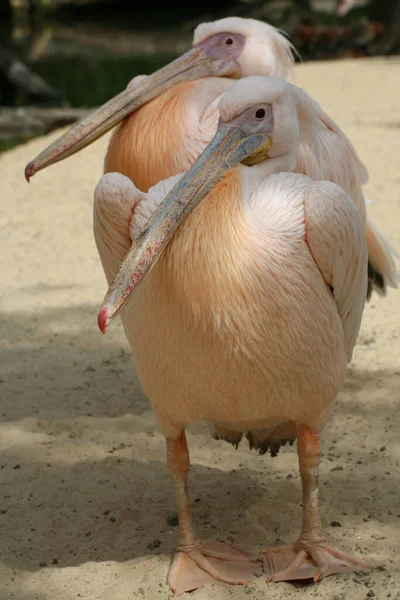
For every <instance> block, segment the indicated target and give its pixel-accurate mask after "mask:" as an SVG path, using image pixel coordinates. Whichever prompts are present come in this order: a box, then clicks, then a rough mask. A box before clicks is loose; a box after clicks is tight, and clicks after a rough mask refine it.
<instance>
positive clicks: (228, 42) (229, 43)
mask: <svg viewBox="0 0 400 600" xmlns="http://www.w3.org/2000/svg"><path fill="white" fill-rule="evenodd" d="M225 44H226V45H227V46H231V45H232V44H233V39H232V38H231V37H228V38H226V40H225Z"/></svg>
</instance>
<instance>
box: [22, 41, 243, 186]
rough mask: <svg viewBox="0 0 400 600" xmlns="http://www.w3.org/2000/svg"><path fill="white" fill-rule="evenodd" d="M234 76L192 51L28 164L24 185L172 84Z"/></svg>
mask: <svg viewBox="0 0 400 600" xmlns="http://www.w3.org/2000/svg"><path fill="white" fill-rule="evenodd" d="M237 72H238V66H237V63H236V62H235V61H234V60H216V59H212V58H210V57H209V56H208V55H207V53H206V51H205V50H204V49H203V48H201V47H195V48H192V49H191V50H189V51H188V52H186V53H185V54H183V55H182V56H180V57H179V58H177V59H176V60H174V61H173V62H171V63H169V64H168V65H166V66H165V67H163V68H162V69H160V70H159V71H156V72H155V73H153V74H152V75H149V76H148V77H146V78H144V79H143V80H142V81H140V82H138V84H137V85H135V86H133V87H129V88H127V89H126V90H124V91H123V92H121V93H120V94H118V96H115V97H114V98H112V99H111V100H109V101H108V102H107V103H106V104H103V106H101V107H100V108H99V109H97V110H96V111H94V112H93V113H92V114H90V115H89V116H88V117H86V118H85V119H83V120H82V121H80V122H79V123H77V124H76V125H74V126H73V127H71V129H69V130H68V131H67V132H66V133H64V135H62V136H61V137H60V138H59V139H58V140H56V141H55V142H54V143H53V144H51V145H50V146H49V147H48V148H46V149H45V150H44V151H43V152H41V154H39V156H37V157H36V158H35V159H34V160H32V161H31V162H30V163H28V165H27V166H26V168H25V177H26V179H27V181H28V182H29V179H30V177H32V175H34V174H35V173H37V172H38V171H40V170H41V169H44V168H45V167H48V166H49V165H52V164H54V163H56V162H58V161H60V160H63V159H64V158H67V157H68V156H71V155H72V154H75V152H79V150H82V148H85V147H86V146H88V145H89V144H91V143H92V142H94V141H95V140H97V139H98V138H99V137H101V136H102V135H104V134H105V133H106V132H107V131H109V130H110V129H112V127H114V126H115V125H117V123H119V122H120V121H122V119H124V118H125V117H126V116H127V115H129V114H130V113H131V112H133V111H134V110H136V109H138V108H139V107H140V106H142V105H143V104H145V103H146V102H149V100H152V99H153V98H155V97H156V96H159V95H160V94H161V93H162V92H164V91H165V90H168V89H170V88H171V87H173V86H174V85H175V84H177V83H180V82H182V81H190V80H193V79H199V78H201V77H207V76H210V75H218V76H220V77H221V76H225V75H232V74H235V73H237Z"/></svg>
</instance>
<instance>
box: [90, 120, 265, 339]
mask: <svg viewBox="0 0 400 600" xmlns="http://www.w3.org/2000/svg"><path fill="white" fill-rule="evenodd" d="M266 143H267V144H269V145H270V144H271V140H270V138H269V136H268V135H266V134H263V133H258V134H254V135H251V136H246V135H245V134H244V133H243V132H242V131H241V130H240V129H239V128H237V127H232V126H227V125H224V124H222V125H221V126H220V127H219V129H218V131H217V133H216V134H215V136H214V138H213V140H212V141H211V142H210V144H209V145H208V146H207V148H206V149H205V150H204V151H203V153H202V154H201V155H200V156H199V158H198V159H197V160H196V161H195V163H194V164H193V165H192V167H191V168H190V169H189V170H188V171H187V173H186V174H185V175H184V176H183V177H182V179H181V180H180V181H179V182H178V183H177V184H176V185H175V187H174V188H173V189H172V190H171V191H170V193H169V194H168V195H167V196H166V198H165V200H164V201H163V203H162V204H161V205H160V206H159V207H158V209H157V210H156V211H155V212H154V213H153V215H152V216H151V217H150V219H149V220H148V222H147V224H146V226H145V228H144V229H143V231H142V232H141V234H140V236H139V237H138V239H137V240H135V242H134V243H133V244H132V247H131V249H130V250H129V252H128V254H127V255H126V257H125V259H124V262H123V263H122V265H121V267H120V269H119V271H118V273H117V275H116V276H115V278H114V281H113V283H112V284H111V286H110V288H109V290H108V292H107V294H106V296H105V298H104V301H103V304H102V307H101V310H100V312H99V316H98V325H99V328H100V330H101V331H102V332H103V333H105V330H106V327H107V325H108V323H109V322H110V321H111V319H112V318H113V317H114V316H115V315H116V314H117V313H118V311H119V310H120V309H121V308H122V306H123V305H124V304H125V302H126V301H127V299H128V298H129V296H130V295H131V294H132V292H134V291H135V290H137V289H138V287H139V285H140V284H141V283H142V282H143V281H144V279H145V277H146V276H147V275H148V273H149V272H150V270H151V269H152V267H154V265H155V264H156V262H157V260H158V259H159V258H160V256H161V254H162V252H163V250H164V248H165V247H166V245H167V244H168V242H169V241H170V240H171V238H172V236H173V235H174V233H175V231H176V230H177V228H178V227H179V225H180V224H181V223H182V221H183V220H184V219H185V218H186V217H187V216H188V214H189V213H190V212H191V211H192V210H193V209H194V208H195V207H196V206H197V205H198V204H199V202H200V201H201V200H202V199H203V198H204V197H205V196H206V195H207V194H208V192H209V191H210V190H211V189H212V188H213V187H214V186H215V184H216V183H217V182H218V181H219V180H220V179H221V177H222V176H223V175H224V174H225V173H226V172H227V171H229V170H230V169H232V168H233V167H235V166H236V165H238V164H239V163H241V162H242V161H244V160H245V159H246V158H247V157H248V156H250V155H252V154H254V152H256V151H257V150H258V149H259V148H261V147H265V145H266Z"/></svg>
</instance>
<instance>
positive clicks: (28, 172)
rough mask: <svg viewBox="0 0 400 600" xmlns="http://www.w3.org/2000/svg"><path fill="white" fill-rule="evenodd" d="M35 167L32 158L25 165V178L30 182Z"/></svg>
mask: <svg viewBox="0 0 400 600" xmlns="http://www.w3.org/2000/svg"><path fill="white" fill-rule="evenodd" d="M33 167H34V161H33V160H31V162H30V163H28V164H27V165H26V167H25V179H26V180H27V182H28V183H29V180H30V178H31V177H32V175H33V173H32V171H33Z"/></svg>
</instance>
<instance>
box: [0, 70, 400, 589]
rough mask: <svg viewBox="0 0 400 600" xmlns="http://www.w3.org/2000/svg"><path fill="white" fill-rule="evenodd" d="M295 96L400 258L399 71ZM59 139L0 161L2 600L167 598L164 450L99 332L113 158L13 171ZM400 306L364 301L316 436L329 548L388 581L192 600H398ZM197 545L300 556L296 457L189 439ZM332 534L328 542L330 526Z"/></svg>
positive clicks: (310, 78)
mask: <svg viewBox="0 0 400 600" xmlns="http://www.w3.org/2000/svg"><path fill="white" fill-rule="evenodd" d="M297 82H298V84H299V85H301V86H303V87H304V88H306V89H307V90H308V91H309V92H310V93H311V94H312V95H314V96H315V97H316V98H317V99H318V100H319V101H321V102H323V103H324V105H325V107H326V109H327V110H328V111H329V112H330V113H331V114H332V115H333V116H334V117H335V118H336V119H337V120H338V122H339V123H340V124H341V125H342V127H343V128H344V130H345V131H346V133H347V134H348V135H349V136H350V137H351V139H352V140H353V141H354V143H355V145H356V147H357V149H358V150H359V153H360V155H361V157H362V158H363V159H364V161H365V162H366V164H367V165H368V168H369V170H370V179H371V183H370V184H369V185H368V186H367V190H366V193H367V195H368V196H369V197H370V198H371V199H372V200H373V204H372V205H371V206H369V214H370V215H371V216H372V217H373V219H374V220H375V221H376V223H377V224H378V225H379V226H380V227H381V228H382V229H383V230H384V231H385V233H386V234H387V236H388V238H389V239H390V241H391V242H392V244H393V245H394V246H397V248H400V233H399V220H400V204H399V187H400V171H399V156H400V137H399V126H400V104H399V101H398V98H399V95H400V62H399V60H398V59H389V60H382V59H378V60H363V61H350V62H346V63H345V62H337V63H335V62H332V63H325V64H324V63H319V64H306V65H302V66H301V67H299V68H298V71H297ZM57 135H58V134H51V135H49V136H48V137H46V138H42V139H38V140H36V141H33V142H31V143H29V144H27V145H25V146H22V147H19V148H17V149H14V150H12V151H10V152H8V153H6V154H4V155H3V156H1V157H0V176H1V209H0V228H1V238H0V240H1V247H0V263H1V274H2V275H1V277H2V293H1V297H0V302H1V313H0V316H1V335H0V344H1V365H0V367H1V373H0V377H1V379H0V390H1V409H0V410H1V416H2V424H1V429H0V447H1V458H0V481H1V488H0V490H1V491H0V598H1V600H9V599H13V600H34V599H35V600H73V599H74V600H76V599H77V598H84V599H85V600H103V599H110V600H126V599H128V598H141V597H144V598H149V599H154V598H160V599H162V598H169V597H170V596H171V594H170V592H169V590H168V588H167V586H166V584H165V577H166V573H167V568H168V564H169V560H170V556H171V554H172V552H173V549H174V545H175V543H176V539H177V528H176V527H174V526H171V525H169V524H168V521H169V522H171V513H173V512H174V510H175V507H174V499H173V493H172V486H171V483H170V479H169V475H168V472H167V467H166V463H165V449H164V442H163V438H162V436H161V435H160V433H159V431H158V427H157V424H156V422H155V419H154V416H153V414H152V411H151V408H150V406H149V403H148V401H147V400H146V398H145V397H144V396H143V393H142V392H141V391H140V387H139V385H138V382H137V379H136V376H135V373H134V370H133V368H132V364H131V358H130V354H129V350H128V346H127V343H126V341H125V338H124V336H123V332H122V327H121V325H120V323H119V322H118V323H115V324H114V325H113V326H112V327H111V328H110V330H109V332H108V334H107V336H102V335H101V334H100V333H99V331H98V329H97V326H96V316H97V310H98V307H99V304H100V302H101V300H102V298H103V295H104V293H105V289H106V287H105V282H104V276H103V272H102V269H101V266H100V262H99V260H98V257H97V254H96V249H95V245H94V241H93V235H92V193H93V189H94V186H95V183H96V181H97V180H98V178H99V176H100V175H101V167H102V158H103V156H104V152H105V147H106V143H107V140H106V139H103V140H100V141H99V142H97V143H96V144H95V145H94V146H92V147H90V148H89V149H87V150H86V151H85V152H84V153H81V154H79V155H78V156H75V157H72V158H70V159H69V160H68V161H66V162H63V163H61V164H58V165H55V166H54V167H52V168H50V169H48V170H46V171H44V172H43V173H40V174H39V175H37V176H36V177H34V178H33V180H32V183H31V184H30V185H29V186H28V184H27V183H26V182H25V180H24V178H23V167H24V165H25V163H26V162H27V161H28V160H29V159H32V158H33V157H34V156H35V155H36V154H37V153H38V152H39V151H40V150H41V149H43V148H44V147H45V146H46V145H47V144H48V143H49V142H50V141H52V140H53V139H55V138H56V137H57ZM399 293H400V292H399V291H395V290H391V291H390V293H389V295H388V297H387V298H386V299H380V298H378V297H376V296H375V297H374V298H373V301H372V302H371V303H370V304H369V306H368V307H367V309H366V311H365V317H364V321H363V326H362V331H361V334H360V337H359V340H358V345H357V347H356V349H355V353H354V360H353V363H352V365H351V366H350V368H349V372H348V378H347V383H346V385H345V388H344V390H343V392H342V393H341V395H340V398H339V401H338V405H337V409H336V412H335V414H334V416H333V418H332V419H331V422H330V424H329V425H328V427H327V428H326V430H325V434H324V459H323V462H322V467H321V493H322V515H323V523H324V526H325V528H326V532H327V534H328V535H329V537H330V539H331V540H332V541H333V542H334V543H336V544H338V545H341V546H342V547H343V548H344V549H346V550H348V551H353V552H354V553H358V555H359V556H363V557H366V556H367V555H368V556H370V557H371V558H372V559H375V560H379V561H382V562H383V563H384V564H385V566H386V568H387V571H386V572H374V573H367V574H361V575H359V574H357V575H349V576H335V577H330V578H328V579H326V580H324V581H322V582H321V583H320V584H318V585H314V586H293V585H289V584H283V583H282V584H266V583H265V578H264V577H261V578H256V579H254V580H253V581H252V582H251V583H250V584H248V585H247V586H246V587H245V588H243V587H232V588H229V589H227V588H221V587H215V588H211V587H208V588H204V589H202V590H199V591H197V592H195V593H194V594H193V598H197V599H198V600H205V599H207V600H208V599H210V598H233V599H240V598H245V597H246V596H250V597H252V598H254V599H255V600H258V599H261V598H262V599H264V598H271V599H276V600H278V599H279V600H280V599H283V598H285V600H290V599H292V598H301V599H309V598H321V599H326V600H327V599H329V600H345V599H346V600H368V599H369V598H374V597H375V598H377V599H379V600H380V599H383V598H391V600H400V501H399V484H400V468H399V462H400V442H399V427H400V413H399V410H398V401H399V390H400V361H399V359H400V319H399V301H400V296H399ZM188 439H189V444H190V450H191V458H192V463H193V469H192V475H191V496H192V500H193V513H194V518H195V521H196V523H197V525H198V529H199V532H200V534H201V535H202V536H204V537H205V538H211V537H215V538H217V539H222V540H225V541H226V540H228V541H231V542H233V543H239V545H241V546H242V547H244V548H245V549H247V550H248V551H250V552H253V553H258V552H259V551H260V550H261V549H262V548H263V547H265V546H267V545H268V544H271V543H274V542H275V541H276V540H282V541H286V542H290V541H292V540H294V539H295V537H296V535H297V533H298V530H299V525H300V515H301V507H300V485H299V477H298V471H297V462H296V453H295V451H294V449H289V448H288V449H287V450H284V451H283V452H281V454H280V456H279V457H278V458H276V459H271V458H270V457H269V456H266V457H259V456H257V455H256V454H255V453H251V452H250V451H249V450H248V448H247V446H246V445H245V444H243V445H242V446H241V447H240V448H239V449H238V450H237V451H234V450H233V449H232V448H231V447H230V446H228V445H227V444H224V443H222V442H221V443H219V442H216V441H213V440H211V439H210V438H209V436H208V433H207V429H206V427H205V426H204V425H202V424H199V425H196V426H195V427H193V428H191V430H190V433H189V436H188ZM334 522H336V523H339V524H340V526H338V525H336V526H334V525H332V524H333V523H334Z"/></svg>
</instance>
